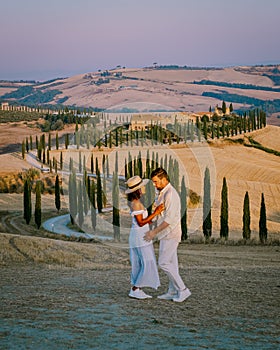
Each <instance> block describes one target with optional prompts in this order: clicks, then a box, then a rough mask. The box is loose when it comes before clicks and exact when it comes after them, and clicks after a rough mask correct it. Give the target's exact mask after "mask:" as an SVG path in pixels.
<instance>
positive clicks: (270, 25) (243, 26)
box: [0, 0, 280, 80]
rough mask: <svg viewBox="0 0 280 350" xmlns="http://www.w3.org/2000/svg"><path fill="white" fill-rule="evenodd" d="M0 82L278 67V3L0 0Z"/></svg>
mask: <svg viewBox="0 0 280 350" xmlns="http://www.w3.org/2000/svg"><path fill="white" fill-rule="evenodd" d="M0 4H1V7H0V13H1V20H0V33H1V51H0V80H1V79H2V80H3V79H8V80H13V79H35V80H47V79H52V78H57V77H66V76H71V75H75V74H82V73H87V72H92V71H96V70H98V69H110V68H113V67H116V66H117V65H121V66H125V67H131V68H133V67H145V66H151V65H152V64H153V63H154V62H157V63H158V64H162V65H164V64H166V65H167V64H177V65H188V66H232V65H255V64H273V63H280V45H279V40H280V20H279V13H280V1H279V0H234V1H229V0H139V1H138V0H137V1H136V0H24V1H23V0H1V1H0Z"/></svg>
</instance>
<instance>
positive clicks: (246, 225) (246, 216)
mask: <svg viewBox="0 0 280 350" xmlns="http://www.w3.org/2000/svg"><path fill="white" fill-rule="evenodd" d="M250 223H251V217H250V201H249V193H248V191H246V193H245V197H244V203H243V238H244V239H250V237H251V228H250Z"/></svg>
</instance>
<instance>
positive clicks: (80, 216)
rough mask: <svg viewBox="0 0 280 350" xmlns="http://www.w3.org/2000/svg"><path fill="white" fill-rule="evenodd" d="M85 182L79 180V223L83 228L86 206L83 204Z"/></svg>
mask: <svg viewBox="0 0 280 350" xmlns="http://www.w3.org/2000/svg"><path fill="white" fill-rule="evenodd" d="M83 187H84V186H83V184H82V181H81V180H79V182H78V223H79V227H80V228H82V226H83V223H84V206H83V192H82V191H83Z"/></svg>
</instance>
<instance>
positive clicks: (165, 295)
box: [158, 291, 177, 300]
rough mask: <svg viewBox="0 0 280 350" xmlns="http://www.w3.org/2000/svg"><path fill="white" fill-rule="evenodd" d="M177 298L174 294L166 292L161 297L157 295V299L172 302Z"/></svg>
mask: <svg viewBox="0 0 280 350" xmlns="http://www.w3.org/2000/svg"><path fill="white" fill-rule="evenodd" d="M176 296H177V293H176V292H169V291H168V292H167V293H165V294H162V295H158V299H162V300H172V299H173V298H175V297H176Z"/></svg>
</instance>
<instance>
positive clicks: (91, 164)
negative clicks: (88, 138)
mask: <svg viewBox="0 0 280 350" xmlns="http://www.w3.org/2000/svg"><path fill="white" fill-rule="evenodd" d="M90 171H91V173H92V174H93V171H94V162H93V154H91V157H90Z"/></svg>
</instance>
